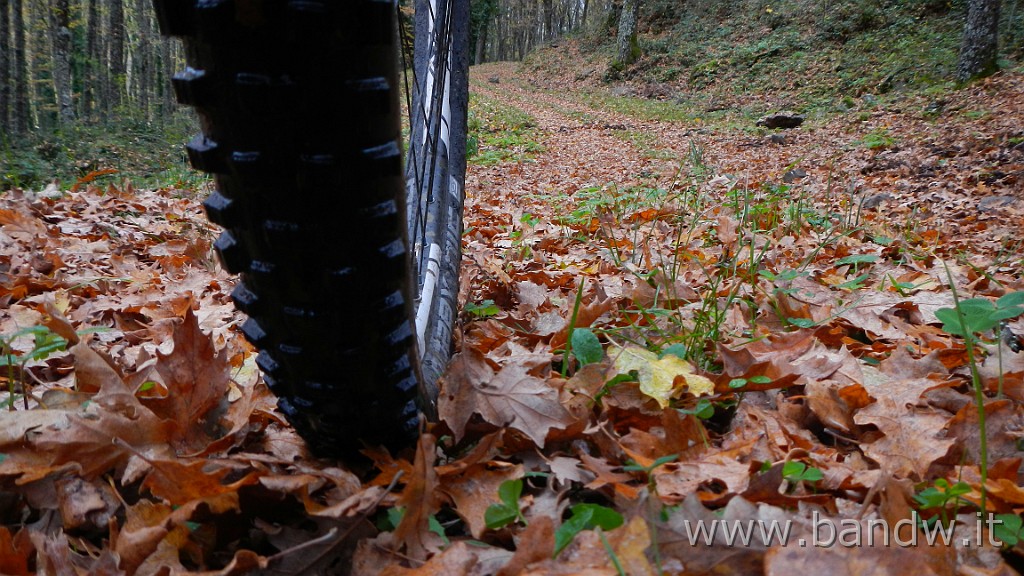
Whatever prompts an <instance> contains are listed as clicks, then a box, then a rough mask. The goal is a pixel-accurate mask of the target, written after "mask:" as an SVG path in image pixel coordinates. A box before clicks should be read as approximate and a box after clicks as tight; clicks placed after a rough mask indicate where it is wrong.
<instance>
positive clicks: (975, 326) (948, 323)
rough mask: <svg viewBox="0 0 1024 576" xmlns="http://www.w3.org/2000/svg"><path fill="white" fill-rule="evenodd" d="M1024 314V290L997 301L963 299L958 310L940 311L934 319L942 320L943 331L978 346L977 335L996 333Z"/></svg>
mask: <svg viewBox="0 0 1024 576" xmlns="http://www.w3.org/2000/svg"><path fill="white" fill-rule="evenodd" d="M1021 314H1024V291H1020V292H1010V293H1009V294H1005V295H1003V296H1002V297H1000V298H999V299H998V300H996V301H995V302H992V301H991V300H989V299H988V298H969V299H967V300H960V301H959V303H958V304H957V307H956V308H939V309H938V310H936V311H935V317H936V318H938V319H939V320H941V321H942V329H943V330H945V331H946V332H948V333H950V334H953V335H954V336H960V337H962V338H964V339H965V340H967V341H968V342H969V343H975V344H976V343H977V342H978V340H977V338H976V336H975V335H976V334H984V333H986V332H989V331H991V330H993V329H994V328H995V327H996V326H998V325H999V323H1000V322H1001V321H1003V320H1009V319H1011V318H1016V317H1017V316H1020V315H1021Z"/></svg>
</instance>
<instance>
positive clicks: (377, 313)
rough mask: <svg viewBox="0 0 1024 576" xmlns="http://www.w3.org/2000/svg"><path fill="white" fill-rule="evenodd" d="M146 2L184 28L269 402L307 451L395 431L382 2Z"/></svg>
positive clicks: (226, 259) (398, 174)
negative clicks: (274, 403) (275, 399)
mask: <svg viewBox="0 0 1024 576" xmlns="http://www.w3.org/2000/svg"><path fill="white" fill-rule="evenodd" d="M154 4H155V6H156V8H157V13H158V16H159V20H160V23H161V26H162V29H163V31H164V33H165V34H170V35H175V36H180V37H182V38H183V39H184V40H185V48H186V53H187V57H188V62H189V68H188V69H187V70H186V71H185V72H183V73H180V74H178V75H177V76H176V77H175V79H174V85H175V91H176V93H177V94H178V98H179V100H180V101H182V102H183V103H185V104H189V105H191V106H194V107H195V109H196V111H197V112H198V113H199V116H200V119H201V124H202V128H203V133H202V134H201V135H199V136H197V137H196V138H194V139H193V140H192V141H191V142H190V143H189V144H188V146H187V151H188V154H189V158H190V160H191V162H192V164H193V166H194V167H196V168H197V169H200V170H203V171H206V172H209V173H211V174H214V176H215V180H216V188H217V191H216V192H215V193H214V194H212V195H211V196H210V198H208V199H207V200H206V201H205V202H204V206H205V208H206V211H207V214H208V216H209V218H210V220H211V221H213V222H214V223H216V224H219V225H221V226H223V227H224V229H225V230H224V232H223V233H222V234H221V236H220V238H218V240H217V242H216V243H215V247H216V249H217V252H218V255H219V257H220V259H221V263H222V265H223V266H224V267H225V268H226V269H227V270H228V271H229V272H231V273H235V274H240V276H241V282H240V283H239V284H238V286H237V287H236V288H235V290H234V291H233V292H232V298H233V300H234V301H235V303H236V305H237V306H238V308H239V309H240V310H242V311H243V312H245V313H246V314H247V315H248V316H249V319H248V320H247V321H246V322H245V323H244V324H243V326H242V331H243V333H244V334H245V336H246V338H247V339H248V340H249V341H250V342H252V343H253V344H254V345H255V346H256V347H257V348H258V349H259V350H260V352H259V356H258V358H257V363H258V365H259V367H260V369H261V370H262V371H263V373H264V378H265V381H266V382H267V384H268V385H269V387H270V388H271V390H272V391H273V392H274V393H275V394H276V395H277V396H278V407H279V409H280V410H281V412H282V413H283V414H284V415H285V416H286V417H287V419H288V420H289V422H290V423H291V424H292V425H293V426H294V427H295V429H296V431H297V432H298V433H299V434H300V435H302V436H303V437H304V438H305V439H306V440H307V442H308V443H309V445H310V448H311V449H312V450H313V451H314V453H317V454H320V455H340V456H348V455H351V454H353V453H354V451H356V450H358V449H359V448H360V447H361V446H362V443H363V442H364V441H365V442H367V443H370V444H378V443H380V444H385V445H390V446H393V447H398V446H402V445H406V444H407V443H408V442H409V441H410V440H411V439H412V438H413V437H415V434H416V431H417V427H418V426H417V425H418V418H419V416H418V415H419V410H418V405H417V398H418V382H419V381H420V374H419V365H418V360H417V355H416V353H415V342H414V336H413V329H412V326H411V324H410V319H411V318H412V303H413V299H414V297H413V294H414V292H415V289H414V287H413V284H412V280H411V277H410V272H409V270H410V264H409V255H408V253H407V252H408V250H407V246H408V240H407V238H406V229H405V221H404V214H405V212H406V208H405V182H404V178H403V174H402V160H401V123H400V114H401V110H400V107H399V102H398V96H399V95H398V90H399V84H398V81H397V62H398V55H397V53H396V52H395V50H396V42H395V31H396V28H395V23H394V18H395V10H394V4H393V3H392V2H390V1H375V0H344V1H323V2H316V1H307V0H301V1H300V0H291V1H288V0H248V1H246V0H197V1H187V2H183V1H180V0H154ZM456 290H457V289H456Z"/></svg>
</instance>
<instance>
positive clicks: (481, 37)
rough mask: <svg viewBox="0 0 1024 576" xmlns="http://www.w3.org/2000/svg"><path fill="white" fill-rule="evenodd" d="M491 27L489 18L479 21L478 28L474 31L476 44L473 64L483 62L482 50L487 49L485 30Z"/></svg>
mask: <svg viewBox="0 0 1024 576" xmlns="http://www.w3.org/2000/svg"><path fill="white" fill-rule="evenodd" d="M490 27H491V21H490V19H486V20H484V21H483V22H480V28H479V29H478V30H477V32H476V46H475V49H474V54H473V63H474V64H483V63H484V51H485V50H487V31H488V30H489V29H490Z"/></svg>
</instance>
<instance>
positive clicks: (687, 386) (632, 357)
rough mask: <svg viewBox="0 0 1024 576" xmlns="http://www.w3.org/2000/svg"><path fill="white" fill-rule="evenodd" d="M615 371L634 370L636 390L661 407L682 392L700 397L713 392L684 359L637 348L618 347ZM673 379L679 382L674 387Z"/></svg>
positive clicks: (625, 372) (709, 384) (706, 381)
mask: <svg viewBox="0 0 1024 576" xmlns="http://www.w3.org/2000/svg"><path fill="white" fill-rule="evenodd" d="M615 370H617V371H618V373H619V374H628V373H629V372H630V371H632V370H636V373H637V377H638V379H639V380H640V391H641V392H643V393H644V394H646V395H648V396H650V397H651V398H654V399H655V400H657V401H658V404H659V405H661V407H662V408H665V407H667V406H668V403H669V399H671V398H673V397H675V396H678V395H679V394H680V393H682V392H683V391H684V390H685V391H687V392H689V393H690V394H693V395H694V396H700V395H702V394H710V393H711V392H712V391H713V390H714V389H715V384H714V382H712V381H711V380H708V379H707V378H705V377H704V376H701V375H699V374H695V373H694V369H693V366H692V365H691V364H690V363H689V362H687V361H686V360H683V359H682V358H680V357H678V356H675V355H672V354H668V355H666V356H665V357H664V358H658V355H657V354H655V353H654V352H651V351H650V350H646V349H644V348H641V347H639V346H626V347H624V348H622V350H621V351H620V352H619V354H618V356H617V357H616V358H615ZM676 378H679V379H680V380H682V382H681V383H680V384H679V385H678V386H677V385H676V384H675V382H676Z"/></svg>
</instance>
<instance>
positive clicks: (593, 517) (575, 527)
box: [554, 504, 623, 557]
mask: <svg viewBox="0 0 1024 576" xmlns="http://www.w3.org/2000/svg"><path fill="white" fill-rule="evenodd" d="M569 510H570V512H571V513H572V515H571V516H570V517H569V519H568V520H566V521H565V522H563V523H562V525H561V526H559V527H558V529H557V530H555V553H554V557H558V555H559V554H560V553H561V552H562V550H565V547H566V546H568V545H569V544H570V543H571V542H572V541H573V539H574V538H575V537H576V535H577V534H579V533H580V532H582V531H584V530H593V529H594V528H600V529H601V530H614V529H616V528H618V527H619V526H622V524H623V518H622V514H619V513H618V512H616V511H615V510H612V509H611V508H608V507H607V506H601V505H600V504H576V505H575V506H573V507H572V508H570V509H569Z"/></svg>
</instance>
